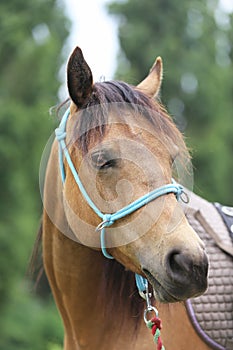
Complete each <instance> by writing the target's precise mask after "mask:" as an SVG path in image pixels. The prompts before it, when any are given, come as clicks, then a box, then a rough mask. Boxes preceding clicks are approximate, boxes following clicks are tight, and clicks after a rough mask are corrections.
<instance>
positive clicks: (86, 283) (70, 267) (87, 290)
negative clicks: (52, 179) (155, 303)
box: [44, 218, 148, 350]
mask: <svg viewBox="0 0 233 350" xmlns="http://www.w3.org/2000/svg"><path fill="white" fill-rule="evenodd" d="M44 224H45V226H47V227H45V231H44V232H45V235H44V260H45V266H46V272H47V275H48V278H49V280H50V285H51V287H52V290H53V294H54V296H55V299H56V303H57V305H58V307H59V310H60V313H61V315H62V318H63V322H64V325H65V344H66V347H65V349H66V350H78V349H82V348H85V349H91V350H92V349H101V350H102V349H103V350H105V349H114V350H115V349H117V350H118V349H119V350H120V349H124V348H125V344H129V345H127V349H131V347H130V346H131V344H134V340H136V337H135V334H134V332H135V318H132V317H131V318H130V317H129V318H127V317H126V318H124V317H123V315H122V312H121V311H122V310H120V305H119V299H118V298H117V296H118V295H119V293H120V291H117V293H115V295H116V298H115V300H112V304H113V305H114V306H113V308H112V310H111V311H110V312H106V311H108V308H106V307H105V306H106V305H107V304H108V303H109V302H110V299H111V296H112V291H111V290H108V291H107V293H104V291H103V287H104V285H103V266H104V259H105V258H104V257H103V256H102V255H101V254H100V253H99V252H97V251H93V250H92V249H89V248H87V247H85V246H82V245H79V244H78V243H76V242H73V241H72V240H70V239H68V238H67V237H65V236H64V235H63V234H61V233H60V232H59V231H58V230H57V229H55V228H54V227H51V222H49V219H48V218H47V219H46V218H45V220H44ZM49 225H50V227H49ZM51 230H52V231H53V232H52V234H51ZM48 232H50V234H46V233H48ZM51 252H52V254H51ZM112 277H113V278H114V276H112ZM103 294H104V295H105V294H106V295H109V300H108V298H107V299H105V300H104V299H103ZM125 312H126V314H127V310H125ZM141 328H143V330H146V332H148V330H147V329H146V327H145V325H144V324H143V327H141V324H139V325H138V329H137V332H140V329H141ZM144 339H145V337H144ZM141 345H142V344H141ZM141 345H140V347H139V348H140V349H143V347H141ZM132 349H137V347H136V346H135V344H134V346H132Z"/></svg>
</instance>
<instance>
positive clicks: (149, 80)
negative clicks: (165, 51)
mask: <svg viewBox="0 0 233 350" xmlns="http://www.w3.org/2000/svg"><path fill="white" fill-rule="evenodd" d="M162 79H163V62H162V58H161V57H157V58H156V60H155V63H154V64H153V66H152V68H151V70H150V72H149V74H148V76H147V77H146V78H145V79H144V80H143V81H142V82H141V83H140V84H138V86H137V88H138V89H139V90H141V91H142V92H144V93H145V94H146V95H148V96H150V97H156V96H157V95H158V93H159V90H160V86H161V83H162Z"/></svg>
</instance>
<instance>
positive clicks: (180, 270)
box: [62, 48, 208, 302]
mask: <svg viewBox="0 0 233 350" xmlns="http://www.w3.org/2000/svg"><path fill="white" fill-rule="evenodd" d="M161 80H162V60H161V58H158V59H157V60H156V61H155V64H154V65H153V67H152V69H151V71H150V73H149V75H148V76H147V77H146V78H145V79H144V80H143V81H142V82H141V83H140V84H139V85H138V86H136V87H133V86H130V85H128V84H126V83H123V82H101V83H95V84H94V83H93V79H92V72H91V69H90V68H89V66H88V64H87V63H86V61H85V60H84V58H83V55H82V52H81V50H80V49H79V48H76V49H75V50H74V52H73V53H72V55H71V57H70V59H69V62H68V67H67V84H68V91H69V95H70V98H71V104H70V107H69V115H68V118H67V123H66V130H65V132H66V134H65V138H66V148H67V150H68V152H69V155H70V159H71V161H72V164H73V165H74V168H75V171H76V172H77V173H78V176H79V179H80V181H81V186H82V187H83V188H84V191H85V193H87V195H88V197H90V198H91V202H92V203H94V210H93V207H92V205H90V203H88V201H86V199H85V198H84V197H85V196H83V193H82V190H80V187H79V186H78V185H77V183H76V180H75V177H74V174H73V172H72V170H71V167H70V165H69V162H68V161H67V159H63V160H62V162H63V165H62V166H63V167H64V173H65V178H64V184H63V195H62V205H63V208H64V213H65V218H66V221H67V225H64V226H67V227H69V230H70V231H72V235H73V239H74V240H77V242H78V243H81V244H83V245H86V246H89V247H91V248H92V249H95V250H100V231H101V230H103V229H104V230H105V231H106V232H105V237H104V239H105V242H104V244H105V249H106V251H107V252H108V254H109V255H111V256H112V257H113V258H115V259H116V260H117V261H118V262H120V263H121V264H123V265H124V266H125V268H126V269H130V270H131V271H133V272H135V273H137V274H139V275H142V276H144V277H146V278H147V279H148V281H149V282H150V284H151V285H152V287H153V290H154V294H155V297H156V299H157V300H159V301H162V302H175V301H181V300H185V299H187V298H190V297H193V296H197V295H199V294H202V293H203V292H204V291H205V289H206V287H207V271H208V260H207V256H206V253H205V249H204V245H203V243H202V241H201V240H200V238H199V237H198V236H197V234H196V233H195V232H194V230H193V229H192V228H191V226H190V225H189V224H188V222H187V220H186V218H185V215H184V213H183V210H182V208H181V206H180V204H179V203H178V201H177V198H176V197H177V196H176V195H175V193H174V191H171V192H166V193H164V195H160V196H157V197H156V199H154V200H151V199H150V200H148V201H147V199H146V198H145V195H146V194H148V193H151V191H152V192H153V191H154V190H156V189H159V188H164V186H166V185H169V184H172V183H173V182H172V181H173V180H172V176H173V175H172V165H173V162H174V161H175V160H176V159H178V158H180V159H184V158H186V159H187V158H188V157H189V156H188V152H187V149H186V147H185V144H184V141H183V138H182V135H181V133H180V132H179V131H178V129H177V128H176V127H175V125H174V124H173V122H172V120H171V118H170V117H169V116H168V115H167V113H166V111H165V109H164V108H163V107H162V106H161V105H160V103H159V102H158V101H157V100H156V99H155V98H154V97H155V96H157V95H158V93H159V89H160V85H161ZM184 163H185V161H184ZM184 166H185V165H184ZM166 188H167V187H166ZM140 198H145V203H144V204H143V205H142V206H140V207H138V208H137V209H135V210H132V211H130V212H129V214H127V215H124V216H121V217H120V218H119V219H117V220H115V221H112V222H110V221H111V219H112V216H111V215H112V213H116V212H119V211H121V209H122V208H125V207H127V208H128V207H130V205H131V203H134V202H135V201H136V202H137V203H138V201H140ZM95 208H97V209H98V210H99V212H100V214H101V213H105V216H104V218H105V219H103V220H100V217H99V216H101V215H98V212H96V211H97V209H96V210H95ZM109 218H110V219H109ZM100 221H102V223H100ZM96 228H97V230H96ZM98 228H99V230H98ZM63 231H64V230H63ZM63 233H65V234H66V232H63Z"/></svg>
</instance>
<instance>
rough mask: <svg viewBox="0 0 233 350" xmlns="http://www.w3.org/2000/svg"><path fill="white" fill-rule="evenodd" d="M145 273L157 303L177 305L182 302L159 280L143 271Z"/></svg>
mask: <svg viewBox="0 0 233 350" xmlns="http://www.w3.org/2000/svg"><path fill="white" fill-rule="evenodd" d="M142 271H143V273H144V274H145V276H146V278H147V279H148V281H149V283H150V284H151V286H152V287H153V294H154V297H155V299H156V300H157V301H159V302H162V303H176V302H179V301H182V300H183V299H182V298H179V297H178V296H175V295H173V294H171V292H170V291H168V290H167V288H165V287H164V286H163V285H162V283H161V282H160V281H158V279H156V278H155V277H154V276H153V275H152V274H151V273H150V272H149V271H148V270H146V269H143V270H142Z"/></svg>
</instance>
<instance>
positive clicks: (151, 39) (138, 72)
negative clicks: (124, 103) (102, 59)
mask: <svg viewBox="0 0 233 350" xmlns="http://www.w3.org/2000/svg"><path fill="white" fill-rule="evenodd" d="M109 11H110V13H111V14H113V15H115V16H116V17H117V19H118V22H119V41H120V46H121V52H120V54H119V66H118V69H117V72H116V76H117V78H119V79H125V80H127V81H129V82H131V83H133V84H135V83H137V82H138V81H140V80H141V79H142V78H144V76H145V74H146V72H147V71H148V68H149V67H150V66H151V65H152V63H153V60H154V59H155V56H156V55H157V56H159V55H160V56H162V58H163V61H164V83H163V86H162V100H163V102H164V103H165V105H166V106H167V108H168V111H169V112H170V114H171V115H173V117H174V119H175V121H176V123H177V125H178V127H179V128H180V129H181V130H182V131H184V129H185V134H186V136H187V143H188V145H189V147H190V148H191V149H192V150H193V164H194V175H195V176H194V180H195V191H196V192H198V193H199V194H201V195H202V196H204V197H206V198H207V199H209V200H213V201H220V202H223V203H226V204H227V203H228V204H232V173H233V157H232V149H233V141H232V140H233V138H232V135H233V122H232V117H233V115H232V110H233V99H232V91H233V62H232V60H233V47H232V39H233V15H232V14H226V13H224V12H223V11H222V10H221V8H220V7H218V1H215V0H212V1H211V0H205V1H203V0H190V1H184V0H183V1H173V0H144V1H139V0H128V1H124V2H113V3H111V4H110V5H109Z"/></svg>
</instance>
